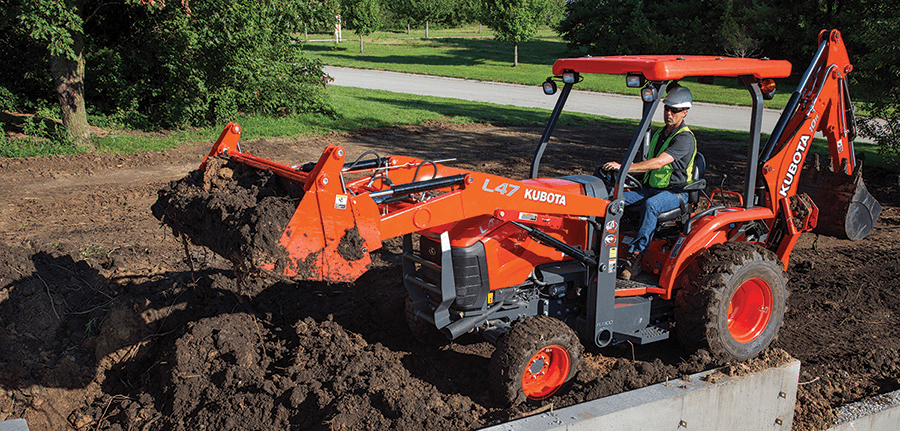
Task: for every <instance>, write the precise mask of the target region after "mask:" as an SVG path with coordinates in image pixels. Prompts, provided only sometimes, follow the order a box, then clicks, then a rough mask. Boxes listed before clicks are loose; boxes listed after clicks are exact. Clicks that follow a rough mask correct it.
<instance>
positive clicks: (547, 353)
mask: <svg viewBox="0 0 900 431" xmlns="http://www.w3.org/2000/svg"><path fill="white" fill-rule="evenodd" d="M582 350H583V347H582V346H581V342H580V341H578V335H577V334H576V333H575V331H573V330H572V329H571V328H569V327H568V326H566V324H565V323H563V322H562V321H561V320H558V319H554V318H552V317H547V316H536V317H534V318H531V319H527V320H525V321H522V322H519V323H517V324H515V325H514V326H513V328H512V329H511V330H510V331H509V332H507V333H506V334H504V335H503V336H502V337H500V340H499V341H498V342H497V348H496V350H494V354H493V356H491V363H490V367H489V371H490V376H491V388H492V390H493V391H494V392H495V393H496V394H497V395H498V396H500V397H501V398H503V399H505V400H506V401H507V402H509V403H510V404H512V405H516V404H519V403H522V402H525V401H540V400H544V399H547V398H549V397H550V396H552V395H553V394H555V393H556V392H557V391H558V390H559V388H560V387H562V386H563V385H564V384H565V383H566V382H568V381H569V380H571V379H572V377H574V376H575V371H576V370H577V369H578V364H579V363H580V362H581V352H582Z"/></svg>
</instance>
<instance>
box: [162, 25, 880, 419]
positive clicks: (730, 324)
mask: <svg viewBox="0 0 900 431" xmlns="http://www.w3.org/2000/svg"><path fill="white" fill-rule="evenodd" d="M819 39H820V40H819V41H820V46H819V49H818V52H817V53H816V55H815V57H814V59H813V61H812V63H811V65H810V66H809V68H808V70H807V71H806V73H804V75H803V77H802V80H801V82H800V84H799V86H798V87H797V90H796V91H795V92H794V93H793V95H792V96H791V98H790V102H789V103H788V106H787V107H786V108H785V110H784V112H783V114H782V116H781V118H780V121H779V122H778V124H777V126H776V128H775V130H774V131H773V132H772V134H771V137H770V138H769V139H768V141H767V142H765V143H764V144H763V143H762V142H761V140H760V132H761V130H760V129H761V124H762V106H763V100H765V99H767V98H769V97H770V96H771V94H772V92H773V91H774V83H773V81H772V79H773V78H783V77H787V76H789V75H790V72H791V65H790V63H788V62H786V61H777V60H768V59H747V58H725V57H705V56H617V57H588V58H571V59H560V60H558V61H557V62H556V63H555V64H554V65H553V74H554V76H552V77H550V78H548V80H547V82H545V83H544V88H545V92H546V93H548V94H554V93H557V92H558V93H559V99H558V102H557V105H556V107H555V109H554V110H553V113H552V116H551V119H550V121H549V122H548V125H547V128H546V130H545V132H544V135H543V137H542V139H541V142H540V143H539V146H538V149H537V151H536V152H535V156H534V159H533V162H532V167H531V175H530V176H531V177H530V178H527V179H522V180H516V179H511V178H504V177H500V176H497V175H490V174H486V173H480V172H472V171H467V170H462V169H457V168H453V167H450V166H446V165H444V164H441V163H438V162H434V161H428V160H421V159H416V158H411V157H403V156H394V157H386V158H381V157H373V158H369V159H361V160H356V161H355V162H347V161H346V160H345V158H346V156H347V155H346V154H345V153H344V150H343V149H342V148H341V147H339V146H329V147H327V148H326V149H325V151H324V153H323V154H322V156H321V157H320V158H319V160H318V162H316V163H310V164H307V165H303V166H291V165H285V164H281V163H276V162H273V161H270V160H267V159H262V158H258V157H255V156H252V155H250V154H248V153H244V152H242V151H241V150H240V145H239V143H238V141H239V136H240V129H239V126H238V125H236V124H229V125H228V126H227V127H226V129H225V130H224V131H223V133H222V135H221V136H220V137H219V140H218V141H217V142H216V143H215V145H214V146H213V148H212V150H211V151H210V153H209V156H208V157H207V159H205V160H204V162H203V164H202V165H201V167H200V169H201V170H203V169H205V168H207V164H208V163H210V162H211V161H213V160H222V159H225V160H228V161H229V162H231V163H236V164H239V165H243V166H245V167H248V168H250V169H255V170H260V171H267V172H270V173H272V174H274V175H275V176H276V177H277V179H278V181H280V182H281V183H282V184H287V185H288V186H290V187H289V188H293V189H294V190H295V191H296V193H295V194H294V195H293V196H294V198H295V199H297V200H298V201H299V203H297V204H296V209H295V210H294V211H293V214H292V215H291V216H290V219H289V220H286V221H285V222H286V226H284V228H283V229H282V228H281V227H278V228H277V229H276V232H280V236H279V237H278V238H277V247H276V249H277V250H276V251H275V252H253V253H241V252H235V251H233V250H222V249H221V245H218V247H220V248H219V249H217V248H214V247H213V245H212V244H208V243H209V242H211V241H213V240H210V239H204V238H197V237H196V236H193V235H192V234H191V231H190V229H191V221H190V220H185V219H184V217H182V216H181V215H180V214H179V211H182V210H184V208H179V207H178V206H177V205H174V204H172V203H171V202H169V203H167V204H166V205H161V206H160V207H159V210H158V211H157V210H154V213H155V214H156V215H157V217H159V218H160V219H161V220H163V221H165V222H167V223H169V224H170V225H171V226H172V227H173V228H174V230H175V231H177V232H180V233H185V234H187V236H189V237H191V239H192V240H193V241H195V242H198V243H200V244H203V245H208V246H210V247H211V248H213V249H214V251H216V252H218V253H220V254H223V256H225V257H227V258H229V259H231V260H232V261H234V263H235V265H236V267H238V268H240V269H241V272H242V274H250V275H257V276H259V275H266V274H269V275H274V276H277V277H280V278H282V279H283V278H290V279H294V280H325V281H330V282H352V281H354V280H355V279H357V278H358V277H359V276H360V275H361V274H363V273H364V272H366V270H367V266H368V265H369V264H370V263H371V260H370V256H369V253H371V252H372V251H373V250H376V249H378V248H379V247H381V246H382V241H384V240H386V239H389V238H394V237H400V236H402V237H403V283H404V284H405V286H406V289H407V291H408V293H409V301H408V302H407V320H408V323H409V324H410V328H411V329H412V332H413V334H414V335H416V336H417V337H419V338H421V339H433V338H434V336H436V335H437V336H440V337H442V338H443V339H447V340H452V339H455V338H457V337H459V336H461V335H462V334H465V333H468V332H470V331H477V332H479V333H480V334H482V335H483V336H484V337H485V339H487V340H489V341H491V342H492V343H494V344H495V345H496V350H495V352H494V354H493V357H492V359H491V363H490V373H489V375H490V377H489V378H490V379H491V380H492V387H493V388H494V389H495V390H496V393H497V394H498V395H499V396H502V397H503V398H505V399H506V400H507V401H509V402H511V403H518V402H522V401H525V400H541V399H545V398H547V397H549V396H551V395H553V394H554V393H555V392H556V391H557V390H558V389H559V388H560V387H561V386H562V385H564V384H565V383H566V382H567V381H569V380H570V379H571V378H572V376H573V375H574V374H575V370H576V369H577V365H578V363H579V360H580V356H581V353H582V350H583V347H582V346H583V345H592V346H597V347H605V346H609V345H611V344H614V343H618V342H623V341H629V342H632V343H634V344H645V343H651V342H654V341H659V340H664V339H667V338H668V337H669V335H670V333H672V332H674V334H675V335H676V336H677V338H678V339H679V340H680V341H681V342H682V343H684V344H686V345H688V346H692V347H695V348H707V349H709V350H710V351H711V353H712V354H714V355H716V356H718V357H720V358H722V359H725V360H728V359H739V360H740V359H747V358H751V357H754V356H755V355H757V354H758V353H759V352H760V351H762V350H763V349H764V348H766V347H767V346H768V345H769V343H770V342H771V341H772V340H773V339H774V338H775V336H776V333H777V332H778V329H779V328H780V326H781V323H782V318H783V315H784V311H785V301H786V298H787V296H788V291H787V288H786V278H785V275H784V272H785V269H786V268H787V265H788V261H789V258H790V254H791V250H792V248H793V247H794V244H795V243H796V241H797V240H798V238H799V237H800V235H801V234H802V233H803V232H805V231H809V230H812V229H814V228H816V226H817V223H818V225H819V226H818V228H819V229H822V230H823V231H824V232H827V233H830V234H832V235H837V236H842V237H845V238H849V239H852V240H857V239H860V238H862V237H864V236H865V235H866V234H867V233H868V232H869V231H870V230H871V229H872V228H873V225H874V223H875V221H876V220H877V218H878V215H879V213H880V210H881V207H880V205H879V204H878V202H876V201H875V200H874V199H873V198H872V197H871V195H869V194H868V192H867V191H866V189H865V186H864V184H863V183H862V181H861V177H860V176H859V174H860V171H859V168H860V167H859V166H858V165H857V161H856V160H855V159H854V156H853V139H854V133H855V128H854V117H853V109H852V106H851V104H850V99H849V94H848V92H847V82H846V77H847V74H848V73H849V72H850V71H851V70H852V66H851V65H850V63H849V60H848V57H847V53H846V49H845V48H844V45H843V42H842V40H841V34H840V33H839V32H838V31H823V32H822V33H821V34H820V36H819ZM588 73H600V74H615V75H624V76H625V77H626V83H627V85H628V86H633V87H639V88H641V98H642V100H643V106H644V109H643V117H642V119H641V121H640V124H639V125H638V128H637V130H636V131H635V133H634V138H633V139H632V141H631V142H630V143H629V145H628V149H627V152H626V155H625V158H624V160H623V161H622V164H621V165H622V168H621V170H620V172H621V173H624V174H619V175H615V176H610V177H602V176H592V175H572V176H566V177H561V178H538V175H537V174H538V170H539V167H540V162H541V156H542V154H543V153H544V150H545V148H546V146H547V145H548V142H549V140H550V136H551V134H552V133H553V131H554V128H555V125H556V122H557V119H558V118H559V116H560V114H561V112H562V111H563V107H564V105H565V102H566V99H567V96H568V95H569V93H570V91H571V90H572V88H573V86H574V85H576V84H577V83H578V82H579V81H580V79H581V75H583V74H588ZM691 77H702V78H704V79H706V78H709V77H729V78H737V79H738V80H739V81H740V82H741V83H742V84H743V85H744V86H745V87H746V89H747V90H748V91H749V93H750V96H751V98H752V106H753V108H752V113H751V116H752V118H751V127H750V140H749V145H748V149H747V159H748V161H749V163H748V165H747V169H746V178H745V182H744V184H745V186H744V189H743V192H742V193H738V192H731V191H722V190H716V191H714V192H713V194H716V193H723V194H729V195H731V196H732V197H731V198H730V199H729V200H732V201H736V202H737V204H735V205H733V206H726V205H722V206H712V204H710V203H708V202H706V201H704V202H702V203H701V202H700V198H699V195H700V194H701V193H703V192H704V188H705V187H706V183H705V180H704V179H703V176H702V175H703V172H702V171H703V163H702V162H698V163H696V165H697V167H696V169H695V172H693V173H692V174H693V175H694V176H695V177H694V178H695V181H694V182H693V183H691V185H689V186H688V187H689V192H690V193H691V196H692V199H691V202H690V203H689V204H688V205H685V206H683V207H681V208H677V209H674V210H672V211H669V212H666V213H663V214H661V215H660V216H659V220H658V222H659V227H658V229H657V230H656V232H655V236H654V239H653V241H652V242H651V245H650V246H649V248H648V249H647V251H646V252H645V256H644V258H643V263H642V266H643V270H644V271H643V274H644V275H643V276H641V277H638V278H637V279H634V280H618V279H617V277H616V267H617V256H619V255H620V254H621V250H622V247H623V246H624V245H625V244H626V243H627V242H628V241H629V240H630V239H631V237H632V236H633V232H631V231H630V230H629V229H628V228H627V226H628V225H629V217H630V216H629V209H628V208H626V207H625V205H624V202H623V200H622V198H621V196H622V195H623V192H624V191H625V190H627V189H628V188H632V187H640V183H639V182H638V181H636V180H634V178H633V177H631V176H630V175H628V174H627V173H628V170H629V167H630V166H631V164H632V162H633V161H635V160H640V158H641V157H642V154H644V151H643V149H644V148H645V146H646V145H647V141H648V140H649V139H648V136H649V131H650V126H651V119H652V118H653V115H654V113H655V112H656V111H657V109H658V108H659V107H660V103H661V99H662V97H661V96H662V93H663V90H664V89H665V87H666V85H667V84H669V83H672V82H674V81H677V80H681V79H685V78H691ZM558 82H561V83H562V88H561V89H559V90H558V88H557V83H558ZM816 132H821V133H822V134H824V136H825V137H826V138H827V140H828V147H829V149H830V151H831V160H832V167H831V169H820V168H818V167H817V168H816V169H808V171H809V172H811V173H807V170H804V162H805V161H806V159H807V156H808V154H809V150H810V148H811V146H812V139H813V136H814V135H815V134H816ZM698 157H699V160H701V161H702V156H698ZM703 203H705V205H704V204H703ZM201 205H202V203H201ZM210 205H211V204H210ZM825 205H827V206H828V213H829V214H827V217H826V215H825V214H823V211H819V208H821V207H823V206H825ZM210 210H212V209H210ZM179 217H181V219H179ZM179 220H180V221H179Z"/></svg>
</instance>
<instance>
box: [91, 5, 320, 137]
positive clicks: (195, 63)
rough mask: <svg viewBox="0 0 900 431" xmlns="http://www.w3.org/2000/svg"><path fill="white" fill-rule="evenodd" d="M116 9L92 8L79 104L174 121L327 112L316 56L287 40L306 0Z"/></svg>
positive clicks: (145, 124)
mask: <svg viewBox="0 0 900 431" xmlns="http://www.w3.org/2000/svg"><path fill="white" fill-rule="evenodd" d="M120 8H121V9H119V10H116V8H115V7H108V8H104V9H101V11H103V12H104V13H103V14H98V18H97V23H96V26H92V27H90V30H91V31H92V34H93V35H95V37H94V39H93V42H94V46H93V49H90V50H88V54H87V55H88V64H90V65H91V67H90V68H89V69H88V72H87V75H88V76H87V79H86V80H87V84H88V85H87V88H88V96H89V103H92V104H94V105H96V107H97V108H98V111H99V112H102V113H103V114H105V115H108V116H109V117H110V121H111V122H113V123H118V124H123V125H127V126H129V127H134V128H139V129H153V128H159V127H164V128H180V127H184V126H200V125H205V124H212V123H223V122H225V121H228V120H230V119H233V118H234V117H235V115H237V113H239V112H253V113H260V114H266V115H291V114H295V113H300V112H311V111H312V112H331V108H329V107H328V105H327V99H326V96H325V93H324V85H323V84H324V78H325V76H324V73H323V72H322V69H321V64H320V63H318V62H316V61H311V60H308V59H306V58H304V57H303V56H302V55H301V52H300V50H299V49H298V48H297V47H296V46H294V45H293V44H292V42H291V40H290V35H291V34H292V33H294V32H295V31H297V30H299V29H302V25H303V22H302V21H301V19H312V18H310V16H311V12H310V7H309V5H308V4H307V3H306V2H287V3H284V2H279V1H274V0H270V1H263V2H260V1H253V0H226V1H219V2H204V3H191V14H190V15H188V14H186V13H185V12H184V10H182V9H181V5H179V4H177V3H175V2H171V3H169V4H167V5H166V6H165V7H163V8H161V9H158V10H156V9H150V10H148V9H139V8H134V7H128V6H120ZM321 10H325V11H328V10H330V9H328V8H325V7H323V8H322V9H321ZM326 13H332V12H326ZM122 16H125V17H127V18H128V19H126V20H123V19H122Z"/></svg>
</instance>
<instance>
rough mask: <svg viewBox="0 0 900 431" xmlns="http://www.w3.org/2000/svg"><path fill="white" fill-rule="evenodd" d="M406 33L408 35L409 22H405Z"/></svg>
mask: <svg viewBox="0 0 900 431" xmlns="http://www.w3.org/2000/svg"><path fill="white" fill-rule="evenodd" d="M406 35H407V36H409V35H410V30H409V22H407V23H406Z"/></svg>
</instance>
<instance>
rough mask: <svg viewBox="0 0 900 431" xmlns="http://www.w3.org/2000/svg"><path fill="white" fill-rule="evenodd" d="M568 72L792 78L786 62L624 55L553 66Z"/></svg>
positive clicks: (658, 78) (566, 61)
mask: <svg viewBox="0 0 900 431" xmlns="http://www.w3.org/2000/svg"><path fill="white" fill-rule="evenodd" d="M564 71H571V72H578V73H602V74H607V75H624V74H627V73H642V74H643V75H644V77H645V78H647V79H649V80H651V81H667V80H672V79H682V78H685V77H689V76H734V77H737V76H740V75H753V76H755V77H757V78H761V79H764V78H784V77H787V76H789V75H790V74H791V63H790V62H788V61H786V60H769V59H759V58H732V57H713V56H700V55H621V56H611V57H579V58H561V59H559V60H556V62H555V63H553V74H554V75H560V74H562V73H563V72H564Z"/></svg>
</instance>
